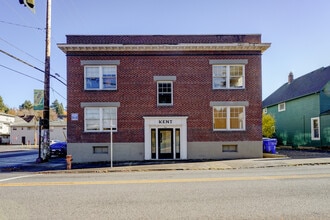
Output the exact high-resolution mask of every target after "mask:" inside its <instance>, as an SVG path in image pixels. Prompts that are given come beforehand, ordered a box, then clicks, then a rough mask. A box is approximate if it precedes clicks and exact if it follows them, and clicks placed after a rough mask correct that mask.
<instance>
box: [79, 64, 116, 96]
mask: <svg viewBox="0 0 330 220" xmlns="http://www.w3.org/2000/svg"><path fill="white" fill-rule="evenodd" d="M88 67H98V69H99V77H98V78H99V81H100V82H99V88H87V81H86V74H87V73H86V68H88ZM103 67H114V68H115V69H116V87H115V88H103V72H102V68H103ZM117 71H118V70H117V65H85V66H84V89H85V90H94V91H95V90H110V91H116V90H117V87H118V80H117V76H118V73H117Z"/></svg>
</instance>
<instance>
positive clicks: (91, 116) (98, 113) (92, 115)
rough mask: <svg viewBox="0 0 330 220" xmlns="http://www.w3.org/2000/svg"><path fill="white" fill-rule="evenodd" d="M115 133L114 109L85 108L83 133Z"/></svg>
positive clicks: (115, 119)
mask: <svg viewBox="0 0 330 220" xmlns="http://www.w3.org/2000/svg"><path fill="white" fill-rule="evenodd" d="M111 128H112V130H113V131H117V108H116V107H86V108H85V131H87V132H100V131H110V130H111Z"/></svg>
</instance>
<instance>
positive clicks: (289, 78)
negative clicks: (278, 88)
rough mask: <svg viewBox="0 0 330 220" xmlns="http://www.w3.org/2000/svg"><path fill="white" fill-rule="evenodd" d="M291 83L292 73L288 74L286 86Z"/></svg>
mask: <svg viewBox="0 0 330 220" xmlns="http://www.w3.org/2000/svg"><path fill="white" fill-rule="evenodd" d="M292 81H293V73H292V72H290V73H289V76H288V84H291V83H292Z"/></svg>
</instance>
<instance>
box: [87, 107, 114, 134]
mask: <svg viewBox="0 0 330 220" xmlns="http://www.w3.org/2000/svg"><path fill="white" fill-rule="evenodd" d="M105 108H112V109H115V111H116V118H114V119H113V120H112V125H113V129H112V131H113V132H117V131H118V127H117V121H118V120H117V119H118V108H117V107H85V108H84V132H89V133H99V132H109V133H110V132H111V130H103V126H102V121H103V111H102V110H103V109H105ZM87 109H98V110H99V115H100V118H99V127H100V130H87V124H86V123H87V121H86V110H87Z"/></svg>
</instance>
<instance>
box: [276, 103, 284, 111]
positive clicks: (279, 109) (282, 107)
mask: <svg viewBox="0 0 330 220" xmlns="http://www.w3.org/2000/svg"><path fill="white" fill-rule="evenodd" d="M277 108H278V111H279V112H283V111H285V102H282V103H280V104H278V106H277Z"/></svg>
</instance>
